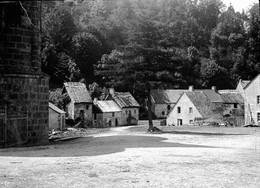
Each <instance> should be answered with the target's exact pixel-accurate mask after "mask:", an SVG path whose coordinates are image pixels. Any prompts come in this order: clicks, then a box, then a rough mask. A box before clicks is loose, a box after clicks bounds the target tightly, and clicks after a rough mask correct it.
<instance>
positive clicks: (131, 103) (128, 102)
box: [112, 92, 140, 108]
mask: <svg viewBox="0 0 260 188" xmlns="http://www.w3.org/2000/svg"><path fill="white" fill-rule="evenodd" d="M112 98H113V99H114V101H115V102H116V103H117V105H118V106H119V107H120V108H127V107H140V105H139V104H138V102H137V101H136V100H135V98H134V97H133V96H132V95H131V93H129V92H114V94H112Z"/></svg>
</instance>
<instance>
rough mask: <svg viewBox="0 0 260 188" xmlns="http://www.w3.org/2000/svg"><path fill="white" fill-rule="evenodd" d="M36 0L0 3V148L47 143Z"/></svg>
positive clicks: (45, 87) (45, 83)
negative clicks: (2, 111)
mask: <svg viewBox="0 0 260 188" xmlns="http://www.w3.org/2000/svg"><path fill="white" fill-rule="evenodd" d="M39 3H40V2H39V1H6V2H4V3H1V4H0V10H1V13H3V14H1V16H0V21H1V26H0V75H1V76H0V105H1V108H3V105H5V106H6V115H5V117H4V118H5V121H1V122H5V123H4V124H3V123H1V124H0V126H2V129H1V130H2V131H1V132H2V133H1V134H3V135H4V136H2V137H1V138H2V140H0V147H1V146H2V147H9V146H19V145H38V144H43V143H47V142H48V94H49V77H48V76H46V75H44V74H43V73H42V72H41V68H40V67H41V64H40V59H41V58H40V57H41V56H40V44H41V41H40V34H39V33H40V23H39V21H40V4H39ZM14 10H16V12H14ZM2 118H3V117H2ZM3 127H4V128H3ZM3 138H4V139H3Z"/></svg>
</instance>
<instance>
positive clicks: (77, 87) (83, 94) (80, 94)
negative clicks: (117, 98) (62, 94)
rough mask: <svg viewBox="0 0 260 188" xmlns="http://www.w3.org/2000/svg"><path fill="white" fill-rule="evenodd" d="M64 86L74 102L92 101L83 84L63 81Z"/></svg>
mask: <svg viewBox="0 0 260 188" xmlns="http://www.w3.org/2000/svg"><path fill="white" fill-rule="evenodd" d="M64 87H65V88H66V91H67V92H68V95H69V97H70V99H71V100H72V101H74V102H75V103H83V102H84V103H92V99H91V97H90V94H89V92H88V90H87V88H86V86H85V84H83V83H80V82H65V83H64Z"/></svg>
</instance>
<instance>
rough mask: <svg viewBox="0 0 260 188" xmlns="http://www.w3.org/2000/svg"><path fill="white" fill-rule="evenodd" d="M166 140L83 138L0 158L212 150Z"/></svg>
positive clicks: (3, 153)
mask: <svg viewBox="0 0 260 188" xmlns="http://www.w3.org/2000/svg"><path fill="white" fill-rule="evenodd" d="M167 140H168V139H166V138H163V137H156V136H131V135H115V136H105V137H83V138H79V139H75V140H70V141H63V142H58V143H54V144H50V145H48V146H38V147H28V148H8V149H2V150H0V156H13V157H77V156H98V155H105V154H112V153H117V152H123V151H125V149H126V148H160V147H183V148H214V147H211V146H203V145H193V144H181V143H172V142H164V141H167Z"/></svg>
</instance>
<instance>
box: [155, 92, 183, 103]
mask: <svg viewBox="0 0 260 188" xmlns="http://www.w3.org/2000/svg"><path fill="white" fill-rule="evenodd" d="M185 91H188V90H181V89H167V90H152V91H151V97H152V100H153V101H154V103H156V104H165V103H166V104H168V103H176V102H177V100H178V99H179V97H180V96H181V95H182V93H183V92H185Z"/></svg>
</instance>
